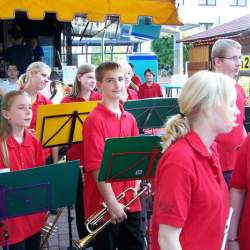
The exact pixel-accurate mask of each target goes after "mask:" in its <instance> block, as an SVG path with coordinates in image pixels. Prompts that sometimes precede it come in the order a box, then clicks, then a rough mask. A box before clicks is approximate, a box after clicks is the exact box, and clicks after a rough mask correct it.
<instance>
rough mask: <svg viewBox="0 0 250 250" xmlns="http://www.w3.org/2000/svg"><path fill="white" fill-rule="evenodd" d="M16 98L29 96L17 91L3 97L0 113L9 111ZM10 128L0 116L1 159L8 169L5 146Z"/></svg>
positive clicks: (6, 121) (7, 154) (6, 148)
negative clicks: (0, 111)
mask: <svg viewBox="0 0 250 250" xmlns="http://www.w3.org/2000/svg"><path fill="white" fill-rule="evenodd" d="M17 96H29V95H28V94H27V93H26V92H24V91H21V90H18V91H10V92H8V93H7V94H6V95H4V97H3V102H2V111H9V110H10V108H11V105H12V103H13V102H14V100H15V98H16V97H17ZM11 132H12V128H11V126H10V124H9V122H8V120H7V119H6V118H5V117H4V116H3V114H2V115H1V125H0V140H1V147H2V157H3V164H4V166H5V167H6V168H8V167H9V153H8V146H7V138H8V136H9V135H10V134H11Z"/></svg>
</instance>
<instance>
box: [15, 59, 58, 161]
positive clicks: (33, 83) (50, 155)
mask: <svg viewBox="0 0 250 250" xmlns="http://www.w3.org/2000/svg"><path fill="white" fill-rule="evenodd" d="M50 73H51V69H50V67H49V66H48V65H47V64H45V63H43V62H33V63H31V64H30V65H29V66H28V68H27V69H26V73H25V74H23V75H21V76H20V78H19V84H20V89H22V90H24V91H25V92H27V93H28V94H29V95H30V97H31V101H32V120H31V123H30V127H29V129H30V131H31V132H32V133H34V134H35V129H36V121H37V115H38V108H39V107H40V105H47V104H52V101H51V100H49V99H48V98H47V97H45V96H43V95H42V94H40V93H39V91H40V90H43V89H44V88H45V87H46V85H47V84H48V83H49V77H50ZM44 154H45V158H46V163H47V164H50V163H53V162H54V163H56V162H57V161H58V152H57V150H56V148H52V149H44Z"/></svg>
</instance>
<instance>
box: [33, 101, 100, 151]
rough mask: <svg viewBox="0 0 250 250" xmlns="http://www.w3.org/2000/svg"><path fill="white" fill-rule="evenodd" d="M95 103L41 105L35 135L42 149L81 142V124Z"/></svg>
mask: <svg viewBox="0 0 250 250" xmlns="http://www.w3.org/2000/svg"><path fill="white" fill-rule="evenodd" d="M97 103H98V102H97V101H90V102H75V103H63V104H50V105H41V106H40V107H39V109H38V118H37V126H36V135H37V138H39V140H40V142H41V143H42V145H43V147H44V148H48V147H54V146H62V145H71V144H72V143H79V142H82V124H83V122H84V120H85V119H86V117H87V116H88V114H89V113H90V112H91V111H92V109H93V108H94V107H95V106H96V105H97Z"/></svg>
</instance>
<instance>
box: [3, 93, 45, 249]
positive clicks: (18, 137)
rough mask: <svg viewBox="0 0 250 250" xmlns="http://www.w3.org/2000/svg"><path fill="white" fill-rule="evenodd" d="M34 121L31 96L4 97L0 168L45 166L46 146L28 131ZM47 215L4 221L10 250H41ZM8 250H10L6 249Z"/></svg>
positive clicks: (10, 95) (11, 169) (24, 94)
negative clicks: (44, 152)
mask: <svg viewBox="0 0 250 250" xmlns="http://www.w3.org/2000/svg"><path fill="white" fill-rule="evenodd" d="M31 119H32V104H31V98H30V96H29V95H28V94H27V93H25V92H23V91H11V92H9V93H7V94H6V95H5V96H4V99H3V105H2V121H1V129H0V139H1V144H0V168H1V169H3V168H9V169H10V171H19V170H23V169H28V168H33V167H35V166H42V165H44V157H43V153H42V145H41V144H40V142H39V141H38V140H37V139H36V138H35V137H34V136H33V134H32V133H30V132H29V130H28V129H27V128H28V127H29V126H30V122H31ZM44 222H45V214H44V213H37V214H33V215H26V216H18V217H15V218H11V219H7V220H5V221H4V223H5V225H6V226H7V230H8V235H9V244H10V250H31V249H32V250H39V249H40V239H41V230H42V227H43V225H44ZM3 233H4V227H3V226H2V227H0V245H1V246H5V245H6V243H5V239H4V235H3ZM4 249H6V247H4Z"/></svg>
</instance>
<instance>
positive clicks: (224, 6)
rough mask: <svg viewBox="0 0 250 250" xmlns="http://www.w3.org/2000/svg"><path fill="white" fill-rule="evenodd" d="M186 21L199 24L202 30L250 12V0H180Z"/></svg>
mask: <svg viewBox="0 0 250 250" xmlns="http://www.w3.org/2000/svg"><path fill="white" fill-rule="evenodd" d="M176 3H177V4H179V15H180V17H181V18H182V20H183V22H184V23H192V24H199V25H200V31H203V30H206V29H208V28H211V27H213V26H217V25H220V24H223V23H225V22H229V21H231V20H233V19H236V18H238V17H241V16H244V15H247V14H249V13H250V0H178V1H176Z"/></svg>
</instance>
